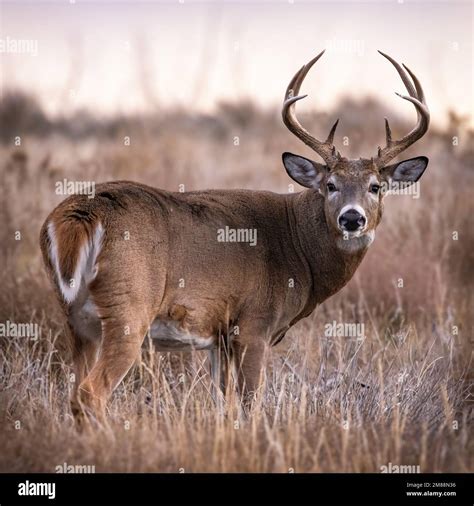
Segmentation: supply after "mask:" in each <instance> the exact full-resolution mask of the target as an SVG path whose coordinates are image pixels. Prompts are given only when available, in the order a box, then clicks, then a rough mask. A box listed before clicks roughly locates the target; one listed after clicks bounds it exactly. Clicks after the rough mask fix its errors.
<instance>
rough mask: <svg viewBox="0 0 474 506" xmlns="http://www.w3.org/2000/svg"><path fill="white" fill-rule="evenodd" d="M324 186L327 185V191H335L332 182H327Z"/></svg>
mask: <svg viewBox="0 0 474 506" xmlns="http://www.w3.org/2000/svg"><path fill="white" fill-rule="evenodd" d="M326 186H327V189H328V192H335V191H336V190H337V188H336V186H335V185H334V183H328V184H327V185H326Z"/></svg>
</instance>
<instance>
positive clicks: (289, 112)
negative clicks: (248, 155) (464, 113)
mask: <svg viewBox="0 0 474 506" xmlns="http://www.w3.org/2000/svg"><path fill="white" fill-rule="evenodd" d="M379 53H380V54H381V55H382V56H383V57H384V58H386V59H387V60H388V61H389V62H390V63H391V64H392V65H393V66H394V67H395V69H396V70H397V72H398V74H399V76H400V77H401V80H402V82H403V84H404V85H405V88H406V90H407V92H408V95H401V94H398V93H397V95H399V96H400V97H401V98H402V99H404V100H407V101H408V102H411V103H412V104H413V105H414V107H415V109H416V113H417V122H416V125H415V127H414V128H413V129H412V130H411V131H410V132H409V133H407V134H406V135H405V136H404V137H402V138H400V139H399V140H396V139H393V138H392V134H391V129H390V126H389V122H388V120H387V119H386V118H385V134H386V145H385V147H383V148H381V147H379V148H378V151H377V154H376V156H373V157H371V158H359V159H348V158H345V157H343V156H342V155H341V154H340V152H339V151H337V150H336V148H335V146H334V145H333V140H334V134H335V131H336V127H337V125H338V122H339V120H337V121H336V122H335V123H334V125H333V127H332V128H331V130H330V132H329V135H328V137H327V139H326V140H325V141H321V140H318V139H317V138H316V137H314V136H313V135H311V134H310V133H309V132H308V131H307V130H306V129H305V128H304V127H303V126H302V125H301V123H300V122H299V121H298V119H297V117H296V112H295V104H296V102H298V101H299V100H301V99H303V98H305V97H306V96H307V95H300V94H299V93H300V88H301V85H302V83H303V81H304V79H305V77H306V75H307V74H308V71H309V70H310V69H311V68H312V67H313V65H314V64H315V63H316V62H317V61H318V60H319V59H320V58H321V56H322V55H323V54H324V51H322V52H321V53H319V54H318V55H317V56H316V57H315V58H313V59H312V60H311V61H309V63H307V64H306V65H303V66H302V67H301V68H300V69H299V70H298V72H297V73H296V74H295V75H294V77H293V78H292V79H291V81H290V83H289V85H288V87H287V89H286V92H285V96H284V102H283V107H282V119H283V123H284V124H285V125H286V127H287V128H288V129H289V130H290V132H291V133H292V134H294V135H295V136H296V137H297V138H298V139H300V140H301V141H302V142H303V143H305V144H306V145H307V146H309V147H310V148H311V149H312V150H313V151H314V152H315V153H316V154H317V155H319V156H320V157H321V159H322V160H323V162H324V163H320V162H318V161H313V160H310V159H308V158H305V157H303V156H299V155H296V154H292V153H289V152H285V153H283V155H282V160H283V165H284V167H285V169H286V172H287V174H288V176H289V177H290V178H291V179H292V180H294V181H295V182H297V183H298V184H299V185H301V186H303V187H304V190H302V191H300V192H293V193H288V194H278V193H273V192H268V191H252V190H239V189H236V190H204V191H191V192H182V193H179V192H170V191H165V190H161V189H156V188H153V187H150V186H147V185H144V184H139V183H135V182H130V181H113V182H107V183H101V184H98V185H97V187H96V191H95V196H94V198H88V197H87V196H85V195H77V194H76V195H71V196H69V197H68V198H66V199H65V200H64V201H62V202H61V203H60V204H59V205H58V206H57V207H56V208H55V209H54V210H53V211H52V212H51V213H50V215H49V216H48V217H47V219H46V220H45V222H44V224H43V226H42V229H41V233H40V246H41V251H42V256H43V260H44V265H45V270H46V272H47V274H48V277H49V279H50V280H51V283H52V285H53V288H54V291H55V294H56V297H57V299H58V302H59V304H60V306H61V311H62V314H63V315H64V320H65V328H66V330H67V335H68V340H69V342H70V344H71V347H72V362H73V367H74V371H75V377H76V383H75V387H74V389H73V391H72V393H71V399H70V402H71V410H72V414H73V415H74V418H75V419H77V420H80V419H83V418H85V419H96V420H104V419H106V417H107V414H106V405H107V401H108V399H109V398H110V396H111V394H112V392H113V391H114V389H115V388H116V387H117V386H118V385H119V384H120V382H121V381H122V380H123V378H124V377H125V376H126V374H127V373H128V371H129V370H130V369H131V368H132V366H133V365H134V363H135V362H136V360H137V359H138V357H139V355H140V350H141V347H142V346H143V343H144V340H145V337H146V336H149V338H150V339H151V340H152V341H153V343H154V345H155V347H156V349H158V350H159V351H191V350H207V352H208V353H209V354H210V365H211V373H212V377H213V378H214V379H215V381H216V382H217V383H218V385H219V388H222V389H225V385H226V384H227V379H226V375H225V374H223V371H225V370H228V368H227V369H226V367H225V366H224V365H222V366H221V364H222V363H224V362H225V363H226V364H229V363H231V364H233V365H232V367H233V371H234V372H235V387H236V390H237V391H238V393H239V398H240V399H241V401H242V405H243V406H247V407H249V406H250V407H251V405H252V401H253V399H255V395H256V393H257V391H258V389H259V388H260V385H261V378H262V371H264V365H265V356H266V350H268V349H270V347H271V346H274V345H276V344H277V343H279V342H280V341H281V340H282V339H283V337H284V336H285V334H286V333H287V331H288V330H289V329H290V328H291V327H293V326H294V325H295V324H296V323H297V322H298V321H300V320H301V319H303V318H305V317H308V316H309V315H311V314H312V313H313V311H314V310H315V309H316V308H317V306H319V305H320V304H322V303H323V302H324V301H325V300H326V299H328V298H329V297H331V296H332V295H334V294H335V293H337V292H338V291H339V290H341V289H342V288H343V287H344V286H345V285H346V284H347V283H348V282H349V280H350V279H351V278H352V277H353V275H354V273H355V272H356V270H357V268H358V267H359V265H360V263H361V261H362V259H363V258H364V256H365V254H366V253H367V250H368V248H369V246H370V245H371V243H372V242H373V240H374V237H375V230H376V228H377V226H378V225H379V223H380V221H381V218H382V213H383V200H384V197H385V195H386V194H387V193H388V192H387V191H384V190H383V188H386V189H388V190H390V188H392V187H393V186H394V185H397V184H405V185H407V186H408V185H411V184H414V183H415V182H417V181H418V180H419V179H420V177H421V176H422V175H423V173H424V171H425V169H426V167H427V165H428V158H427V157H425V156H419V157H416V158H411V159H408V160H404V161H399V162H396V163H393V164H389V162H390V161H391V160H392V159H393V158H395V157H397V156H398V155H399V154H400V153H402V152H403V151H404V150H406V149H407V148H408V147H409V146H410V145H412V144H413V143H415V142H416V141H417V140H419V139H420V138H421V137H422V136H423V135H424V134H425V133H426V131H427V129H428V126H429V120H430V113H429V110H428V106H427V104H426V100H425V95H424V92H423V89H422V87H421V84H420V82H419V80H418V79H417V77H416V76H415V75H414V74H413V72H412V71H411V70H410V69H409V68H408V67H406V66H405V65H403V66H402V65H400V64H399V63H398V62H397V61H396V60H394V59H393V58H392V57H390V56H388V55H387V54H384V53H382V52H381V51H379ZM222 230H227V231H229V230H230V231H239V230H247V231H248V230H254V231H256V234H255V235H256V240H255V241H253V242H250V241H244V240H240V241H239V240H232V237H233V238H234V239H235V237H238V236H236V235H235V234H229V233H227V234H224V239H222V237H223V234H222V233H221V232H222ZM219 237H220V239H221V240H219ZM226 239H227V240H226ZM223 355H225V357H227V358H228V360H227V361H223V360H222V357H223ZM216 371H217V372H216ZM227 378H228V375H227ZM248 409H250V408H248Z"/></svg>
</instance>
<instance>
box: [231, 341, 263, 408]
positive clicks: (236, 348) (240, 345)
mask: <svg viewBox="0 0 474 506" xmlns="http://www.w3.org/2000/svg"><path fill="white" fill-rule="evenodd" d="M266 349H267V344H266V341H265V339H263V338H262V337H261V336H260V335H258V334H254V335H253V336H247V335H245V336H244V335H242V337H240V336H239V338H238V339H236V340H235V341H234V343H233V352H234V361H235V362H234V364H235V367H236V370H237V383H238V388H239V392H240V395H241V398H242V404H243V407H244V409H245V410H250V409H251V407H252V403H253V401H254V399H255V395H256V393H257V392H258V390H259V388H260V387H261V383H262V380H263V366H264V362H265V355H266Z"/></svg>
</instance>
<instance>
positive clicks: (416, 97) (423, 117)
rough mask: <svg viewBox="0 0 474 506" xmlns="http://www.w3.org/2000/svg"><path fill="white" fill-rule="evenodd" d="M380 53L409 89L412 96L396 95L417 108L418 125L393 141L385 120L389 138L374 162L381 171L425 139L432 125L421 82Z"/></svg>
mask: <svg viewBox="0 0 474 506" xmlns="http://www.w3.org/2000/svg"><path fill="white" fill-rule="evenodd" d="M379 53H380V54H381V55H382V56H384V57H385V58H387V60H388V61H389V62H390V63H391V64H392V65H393V66H394V67H395V68H396V69H397V72H398V74H399V75H400V77H401V78H402V81H403V84H404V85H405V88H406V89H407V91H408V94H409V95H410V96H406V95H400V93H396V94H397V95H398V96H399V97H401V98H403V99H404V100H408V101H409V102H411V103H412V104H413V105H414V106H415V108H416V115H417V123H416V125H415V128H413V130H411V132H409V133H408V134H407V135H405V137H402V138H401V139H400V140H398V141H394V140H392V132H391V130H390V125H389V124H388V119H387V118H385V133H386V137H387V141H386V146H385V147H384V148H383V149H382V148H380V147H379V150H378V154H377V158H376V159H375V160H374V163H375V165H376V166H377V167H378V168H379V169H381V168H382V167H384V166H385V165H387V163H388V162H389V161H390V160H391V159H392V158H395V157H396V156H397V155H399V154H400V153H401V152H402V151H405V149H407V148H408V146H410V145H411V144H413V143H414V142H416V141H417V140H418V139H420V138H421V137H423V135H424V134H425V133H426V131H427V130H428V125H429V124H430V111H429V110H428V105H427V104H426V101H425V95H424V93H423V88H422V87H421V84H420V81H418V79H417V77H416V76H415V74H413V72H412V71H411V70H410V69H409V68H408V67H407V66H406V65H403V67H404V68H402V66H401V65H400V64H399V63H398V62H396V61H395V60H394V59H393V58H391V57H390V56H388V55H386V54H385V53H382V51H379ZM407 72H408V74H409V75H410V76H411V78H412V79H413V83H414V84H415V87H413V83H412V82H411V81H410V78H409V77H408V75H407Z"/></svg>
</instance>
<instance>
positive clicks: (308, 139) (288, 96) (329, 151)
mask: <svg viewBox="0 0 474 506" xmlns="http://www.w3.org/2000/svg"><path fill="white" fill-rule="evenodd" d="M323 54H324V51H321V52H320V53H319V54H318V55H317V56H316V57H315V58H313V59H312V60H311V61H310V62H309V63H307V64H306V65H303V66H302V67H301V68H300V70H298V72H297V73H296V74H295V75H294V77H293V79H292V80H291V81H290V84H289V85H288V87H287V89H286V93H285V99H284V101H283V108H282V111H281V115H282V117H283V122H284V123H285V125H286V126H287V127H288V129H289V130H290V131H291V132H292V133H294V134H295V135H296V137H298V138H299V139H301V140H302V141H303V142H304V143H305V144H307V145H308V146H309V147H310V148H312V149H314V151H316V153H318V155H319V156H320V157H321V158H322V159H323V160H324V161H325V162H326V164H327V165H328V167H333V166H334V165H335V163H336V161H337V160H338V158H339V157H340V155H339V153H337V152H336V148H335V147H334V146H333V144H332V143H333V140H334V133H335V131H336V127H337V124H338V122H339V120H337V121H336V123H334V125H333V127H332V128H331V131H330V132H329V135H328V138H327V139H326V141H325V142H321V141H318V139H316V138H315V137H313V136H312V135H311V134H310V133H309V132H308V131H307V130H306V129H305V128H304V127H303V126H302V125H301V124H300V122H299V121H298V120H297V118H296V113H295V103H296V102H297V101H298V100H301V99H303V98H305V97H307V96H308V95H300V96H299V95H298V93H299V92H300V88H301V84H302V83H303V81H304V78H305V77H306V74H307V73H308V71H309V69H310V68H311V67H312V66H313V65H314V64H315V63H316V62H317V61H318V60H319V58H321V56H322V55H323Z"/></svg>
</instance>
